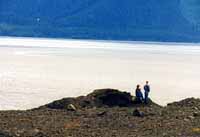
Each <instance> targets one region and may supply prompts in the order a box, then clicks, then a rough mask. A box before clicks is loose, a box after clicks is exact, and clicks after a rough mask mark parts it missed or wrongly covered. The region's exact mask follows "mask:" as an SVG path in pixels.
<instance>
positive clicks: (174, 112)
mask: <svg viewBox="0 0 200 137" xmlns="http://www.w3.org/2000/svg"><path fill="white" fill-rule="evenodd" d="M111 98H112V99H111ZM71 103H72V105H74V106H75V109H70V108H69V106H70V104H71ZM199 123H200V99H194V98H188V99H185V100H182V101H179V102H174V103H170V104H168V105H167V106H165V107H161V106H159V105H157V104H155V103H153V102H149V104H148V105H146V104H135V103H134V102H133V100H132V96H131V95H130V94H129V93H127V92H121V91H119V90H113V89H102V90H95V91H94V92H92V93H91V94H89V95H87V96H81V97H77V98H64V99H61V100H57V101H54V102H52V103H50V104H47V105H44V106H41V107H39V108H36V109H32V110H26V111H0V129H1V130H0V137H199V136H200V127H199V126H200V124H199Z"/></svg>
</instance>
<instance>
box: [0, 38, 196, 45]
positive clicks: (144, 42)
mask: <svg viewBox="0 0 200 137" xmlns="http://www.w3.org/2000/svg"><path fill="white" fill-rule="evenodd" d="M0 39H18V40H36V41H37V40H44V41H47V40H49V41H63V42H64V41H74V42H80V41H83V42H102V43H116V44H145V45H159V46H163V45H167V46H172V45H175V46H183V45H184V46H200V42H199V43H198V42H188V43H184V42H157V41H126V40H122V41H121V40H98V39H97V40H96V39H73V38H71V39H70V38H45V37H44V38H42V37H41V38H40V37H12V36H0Z"/></svg>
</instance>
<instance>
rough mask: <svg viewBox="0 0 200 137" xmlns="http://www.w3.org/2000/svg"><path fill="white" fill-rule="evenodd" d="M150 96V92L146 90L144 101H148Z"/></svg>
mask: <svg viewBox="0 0 200 137" xmlns="http://www.w3.org/2000/svg"><path fill="white" fill-rule="evenodd" d="M148 97H149V92H147V91H145V93H144V103H145V104H147V103H148Z"/></svg>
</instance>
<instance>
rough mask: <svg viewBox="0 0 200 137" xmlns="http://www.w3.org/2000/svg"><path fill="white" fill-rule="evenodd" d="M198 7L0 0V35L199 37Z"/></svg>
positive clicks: (133, 1) (182, 0)
mask: <svg viewBox="0 0 200 137" xmlns="http://www.w3.org/2000/svg"><path fill="white" fill-rule="evenodd" d="M194 3H195V4H194ZM198 6H200V3H198V2H196V1H195V0H193V2H187V1H186V0H169V1H159V0H148V1H146V0H126V1H120V0H109V1H108V0H81V1H80V0H59V1H56V0H28V1H27V0H9V1H7V0H1V1H0V35H1V36H25V37H27V36H28V37H54V38H79V39H111V40H139V41H176V42H179V41H181V42H199V41H200V35H199V34H200V29H199V22H200V16H199V15H198V13H199V11H200V9H199V7H198ZM191 9H192V10H191Z"/></svg>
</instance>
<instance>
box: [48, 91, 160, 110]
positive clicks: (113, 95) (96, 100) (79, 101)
mask: <svg viewBox="0 0 200 137" xmlns="http://www.w3.org/2000/svg"><path fill="white" fill-rule="evenodd" d="M70 104H73V105H74V106H75V107H77V108H92V107H105V106H107V107H116V106H119V107H129V106H134V105H138V104H137V102H135V101H134V100H133V96H131V94H130V93H128V92H122V91H119V90H116V89H98V90H94V91H93V92H92V93H91V94H88V95H87V96H81V97H77V98H64V99H61V100H57V101H54V102H52V103H50V104H47V105H45V106H46V107H48V108H51V109H67V107H68V106H69V105H70ZM139 105H141V104H139ZM149 105H157V104H155V103H153V102H152V101H151V100H149Z"/></svg>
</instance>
